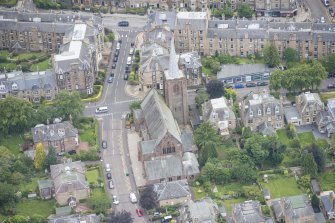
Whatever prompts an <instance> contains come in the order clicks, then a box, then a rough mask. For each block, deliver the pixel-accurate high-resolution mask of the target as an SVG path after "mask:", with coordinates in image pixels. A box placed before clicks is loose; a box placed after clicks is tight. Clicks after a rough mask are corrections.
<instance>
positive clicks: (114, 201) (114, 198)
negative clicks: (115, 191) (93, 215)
mask: <svg viewBox="0 0 335 223" xmlns="http://www.w3.org/2000/svg"><path fill="white" fill-rule="evenodd" d="M119 203H120V201H119V199H118V198H117V196H115V195H113V204H115V205H118V204H119Z"/></svg>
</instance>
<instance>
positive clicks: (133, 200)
mask: <svg viewBox="0 0 335 223" xmlns="http://www.w3.org/2000/svg"><path fill="white" fill-rule="evenodd" d="M129 198H130V201H131V203H137V198H136V195H135V194H134V193H133V192H130V194H129Z"/></svg>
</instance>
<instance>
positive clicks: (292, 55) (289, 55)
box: [284, 47, 299, 62]
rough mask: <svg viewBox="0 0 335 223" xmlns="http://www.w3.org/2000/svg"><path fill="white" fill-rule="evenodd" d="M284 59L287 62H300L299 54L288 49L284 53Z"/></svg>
mask: <svg viewBox="0 0 335 223" xmlns="http://www.w3.org/2000/svg"><path fill="white" fill-rule="evenodd" d="M284 58H285V60H286V62H296V61H298V60H299V57H298V52H297V51H296V50H295V49H293V48H291V47H288V48H286V49H285V51H284Z"/></svg>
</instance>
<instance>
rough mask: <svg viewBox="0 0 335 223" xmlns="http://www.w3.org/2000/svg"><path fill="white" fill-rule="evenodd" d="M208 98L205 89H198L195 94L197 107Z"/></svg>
mask: <svg viewBox="0 0 335 223" xmlns="http://www.w3.org/2000/svg"><path fill="white" fill-rule="evenodd" d="M208 100H209V95H208V93H207V91H206V90H200V91H199V92H198V93H197V96H195V103H196V104H197V106H198V108H201V106H202V104H203V103H205V102H206V101H208Z"/></svg>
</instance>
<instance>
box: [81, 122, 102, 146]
mask: <svg viewBox="0 0 335 223" xmlns="http://www.w3.org/2000/svg"><path fill="white" fill-rule="evenodd" d="M97 135H98V132H96V126H95V123H94V122H93V123H85V124H82V125H81V127H80V131H79V137H80V140H81V141H83V142H88V144H89V145H90V146H96V143H97Z"/></svg>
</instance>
